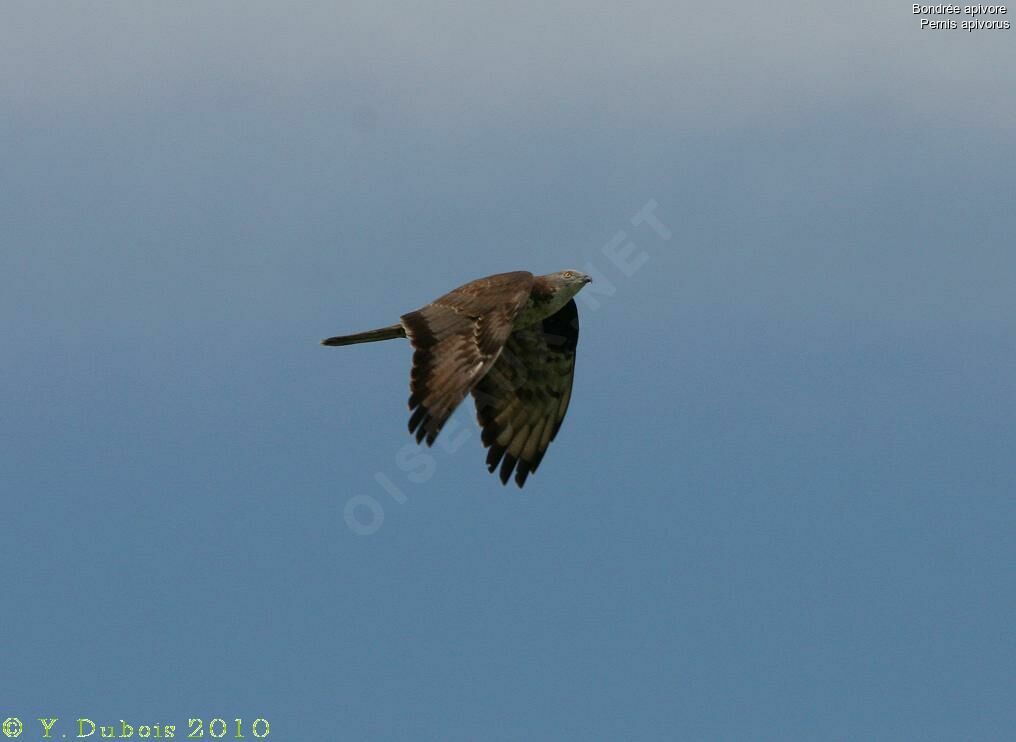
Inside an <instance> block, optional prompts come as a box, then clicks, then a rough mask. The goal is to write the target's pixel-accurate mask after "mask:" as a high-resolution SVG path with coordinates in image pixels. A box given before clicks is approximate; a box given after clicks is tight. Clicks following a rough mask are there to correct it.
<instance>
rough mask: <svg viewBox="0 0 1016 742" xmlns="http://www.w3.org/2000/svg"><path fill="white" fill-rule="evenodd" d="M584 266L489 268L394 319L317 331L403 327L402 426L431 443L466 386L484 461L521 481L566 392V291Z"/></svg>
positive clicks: (365, 338)
mask: <svg viewBox="0 0 1016 742" xmlns="http://www.w3.org/2000/svg"><path fill="white" fill-rule="evenodd" d="M590 280H592V279H590V278H589V276H587V275H585V274H584V273H580V272H579V271H561V272H559V273H550V274H548V275H546V276H533V274H531V273H528V272H526V271H516V272H513V273H499V274H497V275H494V276H488V277H486V278H480V279H477V280H475V281H472V282H470V283H467V284H465V285H464V286H460V287H459V288H457V289H455V290H454V291H451V292H449V293H447V294H445V295H444V296H442V297H441V298H439V299H436V300H434V301H433V302H431V303H430V304H428V305H426V306H425V307H422V308H421V309H418V310H416V311H415V312H409V313H408V314H404V315H402V317H401V319H400V322H399V324H397V325H392V326H390V327H384V328H381V329H378V330H371V331H369V332H362V333H357V334H355V335H344V336H339V337H334V338H329V339H327V340H323V341H322V344H324V345H351V344H354V343H367V342H374V341H378V340H388V339H391V338H396V337H408V338H409V340H410V342H411V343H412V345H413V348H414V353H413V368H412V374H411V379H410V397H409V408H410V412H411V415H410V418H409V431H410V433H413V434H414V435H415V436H416V440H417V442H418V443H419V442H423V441H426V443H427V445H431V444H433V443H434V441H435V439H436V438H437V436H438V434H439V433H440V432H441V428H442V427H443V426H444V424H445V422H447V420H448V418H449V417H450V416H451V414H452V412H454V411H455V408H456V407H458V405H459V404H460V403H461V402H462V400H463V399H465V397H466V395H467V394H469V393H472V395H473V397H474V399H475V402H476V413H477V418H478V419H479V422H480V426H481V427H482V429H483V434H482V441H483V445H484V446H486V447H488V448H489V449H490V450H489V451H488V456H487V467H488V469H489V470H490V471H494V470H495V469H497V468H498V466H499V465H500V478H501V482H502V483H507V482H508V479H509V478H510V477H511V476H512V473H513V472H514V473H515V482H516V484H518V486H519V487H521V486H522V485H523V484H525V481H526V478H527V477H528V476H529V474H531V473H532V472H535V471H536V469H537V467H538V466H539V465H540V461H541V460H542V459H543V455H544V453H545V452H546V450H547V446H548V445H550V442H551V441H552V440H553V439H554V436H555V435H556V434H557V431H558V429H559V428H560V427H561V421H562V420H563V419H564V415H565V412H566V411H567V410H568V402H569V400H570V398H571V388H572V379H573V376H574V370H575V347H576V344H577V343H578V333H579V325H578V310H577V308H576V306H575V302H574V300H573V299H572V297H573V296H574V295H575V294H576V293H578V291H579V290H580V289H581V288H582V287H583V286H584V285H585V284H587V283H589V282H590Z"/></svg>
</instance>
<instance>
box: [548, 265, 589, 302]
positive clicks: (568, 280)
mask: <svg viewBox="0 0 1016 742" xmlns="http://www.w3.org/2000/svg"><path fill="white" fill-rule="evenodd" d="M547 278H549V279H550V281H551V283H552V284H553V285H554V288H556V289H557V290H558V291H561V292H563V293H564V294H566V295H567V296H569V297H571V296H575V294H577V293H578V292H579V289H581V288H582V287H583V286H585V285H586V284H587V283H592V280H593V279H592V278H590V277H589V276H588V275H586V274H585V273H583V272H582V271H577V270H575V269H573V268H571V269H568V270H566V271H558V272H557V273H551V274H550V275H549V276H547Z"/></svg>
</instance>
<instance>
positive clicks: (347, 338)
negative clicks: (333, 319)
mask: <svg viewBox="0 0 1016 742" xmlns="http://www.w3.org/2000/svg"><path fill="white" fill-rule="evenodd" d="M405 336H406V329H405V328H404V327H403V326H402V325H392V326H391V327H382V328H380V329H379V330H368V331H367V332H358V333H356V334H355V335H338V336H336V337H333V338H328V339H326V340H322V341H321V344H322V345H354V344H355V343H376V342H377V341H379V340H392V339H394V338H404V337H405Z"/></svg>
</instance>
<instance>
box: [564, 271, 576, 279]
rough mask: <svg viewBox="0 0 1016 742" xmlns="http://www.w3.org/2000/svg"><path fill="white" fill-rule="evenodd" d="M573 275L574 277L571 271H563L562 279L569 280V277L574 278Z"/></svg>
mask: <svg viewBox="0 0 1016 742" xmlns="http://www.w3.org/2000/svg"><path fill="white" fill-rule="evenodd" d="M574 275H575V274H574V273H572V272H571V271H565V272H564V277H565V278H571V277H572V276H574Z"/></svg>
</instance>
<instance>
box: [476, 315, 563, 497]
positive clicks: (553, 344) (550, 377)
mask: <svg viewBox="0 0 1016 742" xmlns="http://www.w3.org/2000/svg"><path fill="white" fill-rule="evenodd" d="M578 339H579V314H578V309H577V308H576V306H575V300H574V299H573V300H571V301H569V302H568V303H567V304H565V306H564V307H562V308H561V309H560V310H559V311H558V312H557V313H556V314H553V315H551V316H550V317H548V318H546V319H545V320H543V321H542V322H538V323H536V324H535V325H533V326H532V327H527V328H524V329H519V330H516V331H515V332H514V333H512V334H511V336H510V337H509V338H508V341H507V343H506V344H505V346H504V351H503V352H502V353H501V355H500V357H499V358H498V359H497V362H496V363H495V364H494V366H493V368H491V369H490V371H489V372H488V373H487V374H486V375H485V376H483V378H482V379H480V381H479V383H477V384H476V386H474V387H473V397H474V398H475V401H476V416H477V419H478V420H479V421H480V426H481V427H482V428H483V434H482V440H483V445H484V446H487V447H488V448H490V451H488V453H487V468H488V470H490V471H492V472H493V471H494V470H495V469H497V467H498V465H499V464H500V466H501V471H500V477H501V482H502V484H507V483H508V479H509V478H510V477H511V475H512V471H514V472H515V483H516V484H517V485H518V486H519V487H521V486H522V485H524V484H525V482H526V477H528V476H529V474H530V473H532V472H535V471H536V469H537V467H539V465H540V461H541V460H542V459H543V454H544V453H545V452H546V450H547V446H549V445H550V442H551V441H552V440H554V437H555V436H556V435H557V431H558V429H559V428H560V427H561V421H562V420H564V416H565V413H566V412H567V411H568V402H569V401H570V400H571V389H572V380H573V379H574V378H575V348H576V345H577V344H578Z"/></svg>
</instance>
